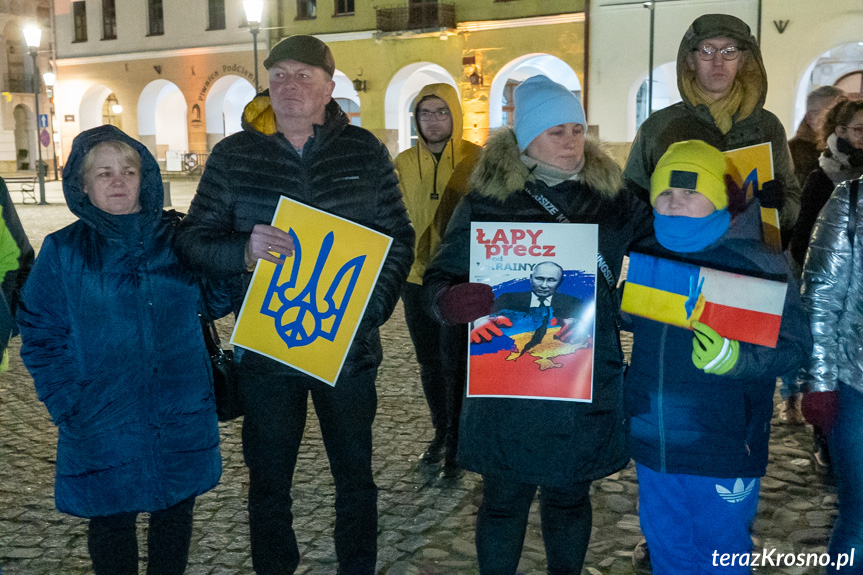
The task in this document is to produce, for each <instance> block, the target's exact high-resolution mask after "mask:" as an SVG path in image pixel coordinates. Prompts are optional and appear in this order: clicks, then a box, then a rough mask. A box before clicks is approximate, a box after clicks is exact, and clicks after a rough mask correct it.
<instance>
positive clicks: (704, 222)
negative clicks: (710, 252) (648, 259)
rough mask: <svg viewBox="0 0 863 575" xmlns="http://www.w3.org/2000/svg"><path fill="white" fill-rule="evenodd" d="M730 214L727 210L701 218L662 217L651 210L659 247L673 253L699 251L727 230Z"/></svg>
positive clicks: (717, 211)
mask: <svg viewBox="0 0 863 575" xmlns="http://www.w3.org/2000/svg"><path fill="white" fill-rule="evenodd" d="M730 224H731V214H730V213H728V209H727V208H726V209H722V210H716V211H715V212H713V213H712V214H710V215H709V216H705V217H703V218H690V217H688V216H663V215H660V214H658V213H657V212H656V210H653V230H654V231H655V232H656V239H657V240H658V241H659V243H660V245H662V247H664V248H665V249H667V250H671V251H673V252H683V253H690V252H697V251H701V250H703V249H704V248H706V247H707V246H709V245H710V244H712V243H713V242H715V241H716V240H718V239H719V238H721V237H722V234H724V233H725V232H726V231H727V230H728V226H729V225H730Z"/></svg>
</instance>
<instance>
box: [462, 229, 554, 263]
mask: <svg viewBox="0 0 863 575" xmlns="http://www.w3.org/2000/svg"><path fill="white" fill-rule="evenodd" d="M541 235H542V230H522V229H518V228H511V229H508V230H503V229H500V228H497V229H495V230H494V231H493V232H492V230H486V229H483V228H477V230H476V242H477V243H478V244H480V245H482V246H485V258H486V259H493V258H498V257H501V256H534V257H554V255H555V251H554V250H555V246H554V245H544V244H542V243H541V241H540V236H541Z"/></svg>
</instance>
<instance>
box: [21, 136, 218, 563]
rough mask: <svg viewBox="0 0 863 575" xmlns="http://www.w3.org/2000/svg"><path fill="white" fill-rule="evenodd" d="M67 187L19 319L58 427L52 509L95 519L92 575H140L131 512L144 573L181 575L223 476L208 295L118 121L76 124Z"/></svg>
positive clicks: (154, 173)
mask: <svg viewBox="0 0 863 575" xmlns="http://www.w3.org/2000/svg"><path fill="white" fill-rule="evenodd" d="M63 191H64V193H65V195H66V202H67V204H68V205H69V209H70V210H71V211H72V213H73V214H75V215H77V216H78V218H79V219H78V221H77V222H75V223H73V224H71V225H69V226H67V227H65V228H63V229H61V230H60V231H57V232H54V233H52V234H50V235H49V236H48V237H46V238H45V242H44V243H43V245H42V249H41V251H40V253H39V257H38V258H37V259H36V263H35V265H34V266H33V270H32V272H31V274H30V277H29V278H28V280H27V283H26V285H25V286H24V291H23V296H22V300H21V305H20V309H19V311H18V316H17V319H18V322H19V326H20V329H21V336H22V347H21V357H22V359H23V361H24V364H25V365H26V366H27V369H29V370H30V373H31V374H32V375H33V380H34V383H35V385H36V392H37V394H38V396H39V399H40V400H41V401H42V402H43V403H44V404H45V407H46V408H47V409H48V412H49V413H50V415H51V418H52V419H53V421H54V424H55V425H57V428H58V438H57V473H56V480H55V486H54V493H55V499H56V505H57V509H58V510H59V511H62V512H64V513H69V514H71V515H76V516H78V517H89V518H90V523H89V530H88V540H87V542H88V549H89V551H90V557H91V559H92V561H93V570H94V571H95V572H96V573H97V575H103V574H104V575H108V574H111V575H118V574H121V575H125V574H133V573H138V543H137V537H136V535H135V523H136V517H137V514H138V513H140V512H150V513H151V515H150V528H149V533H148V541H149V545H148V549H149V561H148V571H147V572H148V573H159V574H177V575H179V574H181V573H183V571H184V570H185V567H186V562H187V559H188V553H189V543H190V539H191V535H192V512H193V507H194V503H195V497H196V496H197V495H200V494H202V493H205V492H206V491H209V490H210V489H212V488H213V487H215V486H216V484H217V483H218V481H219V477H220V476H221V472H222V465H221V464H222V462H221V455H220V453H219V429H218V422H217V420H216V405H215V399H214V397H213V383H212V374H211V367H210V358H209V355H208V354H207V350H206V348H205V346H204V339H203V336H202V333H201V323H200V320H199V318H198V312H199V310H201V309H202V301H201V299H202V298H201V289H200V287H199V285H198V282H197V280H196V278H195V277H194V276H193V275H192V274H190V273H188V272H186V271H185V270H184V269H183V268H182V267H181V266H180V263H179V262H178V261H177V258H176V256H175V255H174V252H173V249H172V246H171V242H172V238H173V235H174V226H175V224H174V218H173V216H171V215H169V214H167V213H165V212H163V211H162V202H163V197H164V195H163V194H164V192H163V189H162V179H161V176H160V174H159V166H158V165H157V163H156V160H155V159H154V158H153V156H152V155H150V152H149V151H147V148H146V147H145V146H144V145H143V144H141V143H140V142H137V141H135V140H133V139H132V138H130V137H129V136H127V135H126V134H124V133H123V132H122V131H120V130H118V129H117V128H115V127H113V126H101V127H99V128H94V129H92V130H87V131H85V132H82V133H81V134H79V135H78V136H77V137H76V138H75V140H74V142H73V144H72V152H71V154H70V156H69V160H68V161H67V163H66V167H65V169H64V170H63ZM225 301H226V302H227V298H225ZM226 308H227V305H225V306H224V307H223V309H222V310H221V313H219V310H211V312H210V315H212V316H213V317H219V316H220V315H224V313H227V311H228V310H227V309H226ZM214 312H215V313H214Z"/></svg>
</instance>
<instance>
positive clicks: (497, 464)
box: [423, 76, 652, 575]
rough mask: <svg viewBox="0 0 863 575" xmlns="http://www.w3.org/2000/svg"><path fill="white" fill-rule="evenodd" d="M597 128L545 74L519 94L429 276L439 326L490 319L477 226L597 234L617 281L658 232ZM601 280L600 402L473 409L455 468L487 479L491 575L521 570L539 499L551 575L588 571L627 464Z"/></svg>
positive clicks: (615, 343)
mask: <svg viewBox="0 0 863 575" xmlns="http://www.w3.org/2000/svg"><path fill="white" fill-rule="evenodd" d="M586 127H587V122H586V120H585V116H584V110H583V109H582V107H581V103H580V102H579V101H578V99H577V98H576V97H575V96H574V95H573V94H572V92H570V91H569V90H567V89H566V88H565V87H564V86H561V85H560V84H557V83H555V82H552V81H551V80H549V79H548V78H546V77H545V76H534V77H532V78H529V79H528V80H526V81H525V82H524V83H523V84H521V85H520V86H519V87H518V88H516V90H515V129H514V130H510V129H509V128H502V129H500V130H499V131H498V132H496V133H495V134H494V135H493V136H492V137H491V138H490V139H489V142H488V144H487V145H486V147H485V149H484V150H483V154H482V157H481V159H480V161H479V163H478V165H477V168H476V169H475V171H474V173H473V175H472V180H471V188H472V190H473V191H471V192H470V193H469V194H468V195H467V196H466V197H465V198H464V199H463V200H462V201H461V203H460V204H459V205H458V207H457V208H456V210H455V213H454V214H453V217H452V219H451V220H450V224H449V227H448V228H447V232H446V235H445V236H444V239H443V243H442V245H441V249H440V251H439V253H438V256H437V257H436V258H435V259H434V260H433V261H432V263H431V265H430V266H429V267H428V269H427V270H426V273H425V276H424V277H423V284H424V286H425V288H426V295H427V296H428V298H429V299H430V302H431V306H432V309H433V310H434V312H435V313H436V314H437V316H438V317H439V318H440V320H441V321H443V322H445V323H448V324H465V323H469V322H472V321H474V320H476V319H478V318H480V317H483V316H486V315H488V314H489V313H490V312H491V311H492V304H493V300H494V296H493V294H492V290H491V287H490V286H488V285H486V284H479V283H468V282H469V280H468V265H469V245H470V237H469V236H470V227H471V222H475V221H487V222H549V223H552V222H561V221H570V222H573V223H592V224H597V225H598V233H599V251H600V252H601V255H602V257H603V260H604V262H605V264H606V266H605V269H606V270H607V271H608V272H609V273H610V274H613V275H614V276H615V277H619V275H620V271H621V265H622V262H623V257H624V255H625V254H626V252H627V251H628V249H629V247H630V245H632V244H633V243H634V242H635V241H636V240H638V239H640V238H642V237H645V236H648V235H649V234H650V233H651V232H652V227H651V224H650V219H651V218H650V210H649V209H648V208H647V206H646V204H644V203H643V202H640V201H638V200H637V199H635V198H634V196H632V195H631V194H630V193H629V192H628V191H627V190H626V189H625V188H623V187H622V178H621V170H620V168H619V167H618V165H617V164H616V163H615V162H614V160H613V159H612V158H611V157H610V156H609V155H608V154H607V153H605V152H604V151H602V150H601V149H600V147H599V145H598V143H597V142H595V141H592V140H591V139H589V138H585V130H586ZM551 206H554V207H553V208H551V209H549V208H550V207H551ZM552 212H554V214H553V213H552ZM561 218H563V219H561ZM571 249H579V246H571ZM596 274H597V278H598V279H597V286H596V331H595V339H594V353H595V358H594V364H593V370H594V371H593V401H592V402H591V403H580V402H572V401H550V400H541V399H521V398H500V397H481V398H477V397H467V398H465V400H464V405H463V408H462V418H461V427H460V430H459V454H458V462H459V465H460V466H461V467H463V468H464V469H467V470H469V471H474V472H476V473H479V474H481V475H482V479H483V500H482V504H481V505H480V508H479V513H478V515H477V525H476V547H477V559H478V562H479V570H480V573H481V574H483V575H513V574H514V573H515V572H516V569H517V567H518V562H519V559H520V557H521V551H522V545H523V543H524V536H525V529H526V527H527V520H528V513H529V510H530V506H531V503H532V501H533V499H534V497H535V495H536V492H537V488H539V501H540V516H541V520H542V533H543V539H544V542H545V549H546V557H547V561H548V573H549V574H552V575H563V574H578V573H581V569H582V565H583V563H584V556H585V552H586V551H587V544H588V541H589V539H590V529H591V521H592V513H591V506H590V498H589V490H590V484H591V482H592V481H593V480H595V479H600V478H602V477H605V476H607V475H609V474H611V473H614V472H616V471H619V470H620V469H621V468H623V467H624V466H625V465H626V463H627V461H628V456H627V455H626V452H625V449H624V443H625V441H624V425H623V421H624V417H623V405H622V386H623V354H622V352H621V348H620V340H619V333H618V329H617V322H616V320H617V315H618V299H617V294H616V293H615V291H614V280H613V279H611V280H610V281H611V282H612V283H611V284H606V283H605V280H604V279H602V278H603V277H604V276H603V274H602V272H601V271H600V270H599V269H597V272H596Z"/></svg>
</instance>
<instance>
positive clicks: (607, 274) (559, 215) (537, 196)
mask: <svg viewBox="0 0 863 575" xmlns="http://www.w3.org/2000/svg"><path fill="white" fill-rule="evenodd" d="M524 191H525V193H527V195H529V196H530V197H531V198H533V199H534V201H535V202H536V203H538V204H539V205H540V206H541V207H542V208H543V209H544V210H545V211H546V212H548V214H549V215H550V216H551V217H553V218H554V221H555V222H557V223H560V224H571V223H572V220H570V219H569V218H568V217H566V215H565V214H564V213H563V211H562V210H561V209H560V208H558V207H557V206H556V205H554V202H552V201H551V200H549V199H548V198H546V197H545V195H544V194H543V193H542V192H540V191H539V190H536V189H532V188H531V187H530V186H526V187H525V188H524ZM596 265H597V267H598V268H599V271H600V272H601V273H602V277H603V278H604V279H605V285H606V286H608V290H609V291H610V292H611V299H612V300H613V301H614V302H615V303H617V304H619V303H620V302H619V301H618V296H619V294H618V292H617V278H616V277H614V272H613V271H612V269H611V267H609V265H608V264H607V263H606V262H605V258H604V257H602V254H601V253H600V252H599V250H597V251H596ZM618 307H619V306H618Z"/></svg>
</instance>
